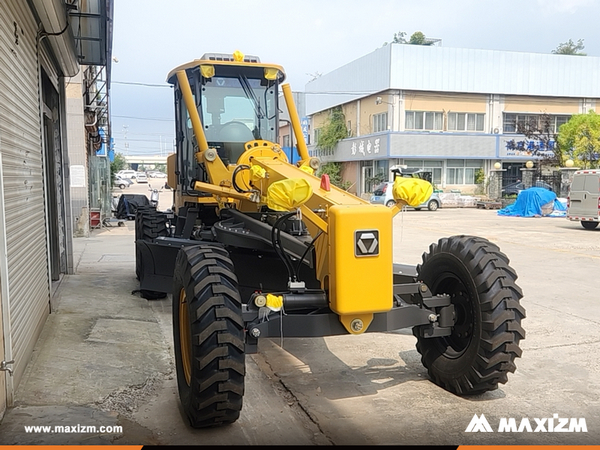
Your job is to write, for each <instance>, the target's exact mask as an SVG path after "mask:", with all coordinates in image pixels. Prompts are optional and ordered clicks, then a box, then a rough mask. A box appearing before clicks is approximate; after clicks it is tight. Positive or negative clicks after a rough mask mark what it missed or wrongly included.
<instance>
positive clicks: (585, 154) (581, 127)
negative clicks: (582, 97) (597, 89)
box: [558, 111, 600, 169]
mask: <svg viewBox="0 0 600 450" xmlns="http://www.w3.org/2000/svg"><path fill="white" fill-rule="evenodd" d="M558 143H559V146H560V147H561V148H562V149H563V151H564V152H566V153H567V154H568V155H569V156H570V157H571V158H572V159H573V161H575V165H580V166H582V167H583V168H584V169H593V168H597V167H600V115H598V114H596V113H595V112H594V111H589V112H588V113H587V114H575V115H574V116H572V117H571V119H570V120H569V121H568V122H567V123H565V124H564V125H562V126H561V127H560V131H559V134H558Z"/></svg>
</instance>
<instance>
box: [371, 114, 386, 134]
mask: <svg viewBox="0 0 600 450" xmlns="http://www.w3.org/2000/svg"><path fill="white" fill-rule="evenodd" d="M379 131H387V113H381V114H374V115H373V133H377V132H379Z"/></svg>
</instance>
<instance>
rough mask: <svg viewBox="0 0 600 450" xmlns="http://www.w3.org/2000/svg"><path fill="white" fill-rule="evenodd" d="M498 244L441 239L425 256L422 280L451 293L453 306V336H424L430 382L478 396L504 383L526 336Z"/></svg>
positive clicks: (420, 340)
mask: <svg viewBox="0 0 600 450" xmlns="http://www.w3.org/2000/svg"><path fill="white" fill-rule="evenodd" d="M508 263H509V260H508V258H507V257H506V255H504V254H503V253H502V252H500V250H499V248H498V247H497V246H496V245H494V244H492V243H491V242H489V241H488V240H486V239H483V238H479V237H472V236H453V237H450V238H444V239H440V240H439V241H438V243H437V244H432V245H431V246H430V247H429V253H424V254H423V263H422V264H420V265H419V266H417V273H418V278H419V280H422V281H423V282H424V283H425V284H427V286H429V288H430V290H431V291H432V293H433V294H434V295H435V294H448V295H450V296H451V301H452V304H453V305H454V308H455V315H456V316H455V324H454V326H453V329H452V334H451V335H450V336H444V337H437V338H425V337H421V336H420V333H419V329H418V327H415V328H414V329H413V333H414V334H415V335H416V336H417V351H418V352H419V353H420V354H421V361H422V363H423V365H424V366H425V367H426V368H427V371H428V374H429V377H430V378H431V379H432V381H433V382H434V383H436V384H438V385H439V386H441V387H443V388H444V389H446V390H448V391H450V392H453V393H455V394H459V395H465V394H480V393H483V392H486V391H489V390H493V389H497V387H498V383H506V381H507V380H508V373H509V372H514V371H515V369H516V366H515V363H514V360H515V358H516V357H520V356H521V353H522V351H521V349H520V348H519V341H520V340H521V339H524V338H525V331H524V330H523V328H522V327H521V320H522V319H523V318H525V309H524V308H523V307H522V306H521V305H520V304H519V300H520V299H521V298H522V297H523V293H522V291H521V289H520V288H519V287H518V286H517V285H516V284H515V280H516V279H517V275H516V273H515V271H514V270H513V269H512V268H511V267H510V266H509V265H508Z"/></svg>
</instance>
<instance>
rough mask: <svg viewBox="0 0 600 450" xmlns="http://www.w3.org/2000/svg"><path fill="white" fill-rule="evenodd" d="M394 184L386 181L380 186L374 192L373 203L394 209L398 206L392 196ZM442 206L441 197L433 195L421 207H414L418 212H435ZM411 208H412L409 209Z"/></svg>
mask: <svg viewBox="0 0 600 450" xmlns="http://www.w3.org/2000/svg"><path fill="white" fill-rule="evenodd" d="M393 185H394V183H393V182H392V181H385V182H383V183H381V184H380V185H378V186H377V187H376V188H375V189H374V191H373V196H372V197H371V203H376V204H380V205H385V206H389V207H392V206H394V205H395V204H396V200H394V195H393V194H392V186H393ZM440 206H442V201H441V200H440V196H439V195H438V194H437V193H435V192H434V193H433V194H431V197H429V198H428V199H427V200H426V201H424V202H423V203H421V204H420V205H419V206H416V207H414V208H415V209H416V210H417V211H420V210H421V209H423V208H427V209H428V210H429V211H435V210H437V209H438V208H439V207H440ZM409 208H410V207H409Z"/></svg>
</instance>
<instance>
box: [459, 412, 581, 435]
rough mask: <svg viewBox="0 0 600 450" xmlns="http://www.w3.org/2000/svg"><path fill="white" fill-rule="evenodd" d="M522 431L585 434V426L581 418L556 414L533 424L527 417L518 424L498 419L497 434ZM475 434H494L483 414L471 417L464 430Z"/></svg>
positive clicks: (514, 421)
mask: <svg viewBox="0 0 600 450" xmlns="http://www.w3.org/2000/svg"><path fill="white" fill-rule="evenodd" d="M524 431H527V432H528V433H532V432H533V433H587V424H586V423H585V419H584V418H583V417H582V418H579V419H576V418H574V417H572V418H570V419H569V418H560V417H558V414H554V415H553V416H552V417H550V418H542V419H538V418H534V419H533V423H532V422H531V421H530V420H529V419H528V418H527V417H523V418H522V419H521V420H520V421H519V422H518V424H517V419H515V418H513V417H501V418H500V423H499V424H498V433H522V432H524ZM477 432H482V433H493V432H494V430H493V429H492V427H491V425H490V423H489V422H488V421H487V419H486V418H485V416H484V415H483V414H482V415H481V416H480V417H477V414H475V415H473V418H472V419H471V422H470V423H469V426H468V427H467V429H466V430H465V433H477Z"/></svg>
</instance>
